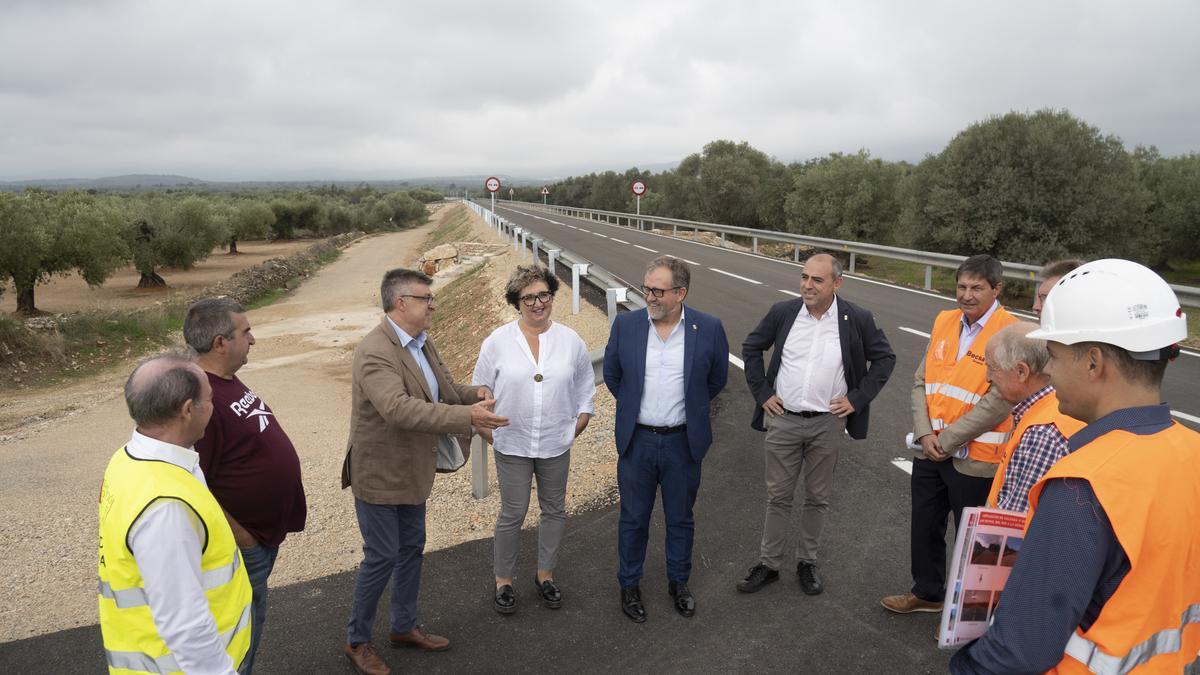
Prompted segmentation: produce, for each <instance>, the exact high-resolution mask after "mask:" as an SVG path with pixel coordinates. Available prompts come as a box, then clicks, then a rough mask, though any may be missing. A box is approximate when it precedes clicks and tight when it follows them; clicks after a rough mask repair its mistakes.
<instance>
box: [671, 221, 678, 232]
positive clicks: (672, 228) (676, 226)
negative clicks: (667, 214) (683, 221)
mask: <svg viewBox="0 0 1200 675" xmlns="http://www.w3.org/2000/svg"><path fill="white" fill-rule="evenodd" d="M671 234H672V235H675V234H679V226H678V225H676V224H675V223H671Z"/></svg>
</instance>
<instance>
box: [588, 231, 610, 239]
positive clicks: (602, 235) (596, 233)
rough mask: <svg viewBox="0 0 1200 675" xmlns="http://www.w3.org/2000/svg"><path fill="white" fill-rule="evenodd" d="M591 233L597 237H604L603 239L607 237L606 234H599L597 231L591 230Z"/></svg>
mask: <svg viewBox="0 0 1200 675" xmlns="http://www.w3.org/2000/svg"><path fill="white" fill-rule="evenodd" d="M592 234H594V235H596V236H597V237H604V238H605V239H608V235H607V234H600V233H599V232H593V233H592Z"/></svg>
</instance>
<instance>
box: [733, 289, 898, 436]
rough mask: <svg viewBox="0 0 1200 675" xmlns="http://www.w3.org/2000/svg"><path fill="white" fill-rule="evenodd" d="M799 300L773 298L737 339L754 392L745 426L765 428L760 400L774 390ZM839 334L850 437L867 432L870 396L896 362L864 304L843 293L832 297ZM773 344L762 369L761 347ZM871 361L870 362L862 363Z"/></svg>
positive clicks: (747, 379) (802, 303)
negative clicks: (764, 312)
mask: <svg viewBox="0 0 1200 675" xmlns="http://www.w3.org/2000/svg"><path fill="white" fill-rule="evenodd" d="M803 306H804V301H803V300H801V299H799V298H797V299H795V300H784V301H783V302H777V303H775V304H774V305H773V306H772V307H771V309H770V310H769V311H768V312H767V315H766V316H765V317H763V320H762V321H760V322H759V323H758V326H757V327H756V328H755V329H754V330H753V331H752V332H751V333H750V334H749V335H747V336H746V341H745V342H743V343H742V360H743V361H744V362H745V364H746V383H747V384H749V385H750V392H751V393H752V394H754V404H755V405H754V417H753V418H752V419H751V421H750V426H751V427H753V428H755V429H757V430H759V431H765V430H766V426H764V425H763V409H762V404H763V403H765V402H766V400H767V399H769V398H771V396H773V395H774V394H775V377H776V376H777V375H779V363H780V361H782V360H783V345H784V343H785V342H787V336H788V333H790V332H791V330H792V324H793V323H795V321H796V316H797V315H798V314H800V308H801V307H803ZM837 306H838V314H840V315H841V316H839V317H838V337H839V338H840V339H841V343H842V370H843V371H844V372H845V375H846V389H847V392H846V399H847V400H849V401H850V405H852V406H854V412H853V413H851V414H850V415H849V416H848V417H846V432H847V433H849V434H850V438H854V439H858V440H861V439H864V438H866V437H867V423H868V420H869V413H870V405H869V404H870V403H871V399H873V398H875V396H876V395H877V394H878V393H879V390H881V389H883V385H885V384H887V381H888V378H889V377H891V375H892V369H893V368H895V367H896V354H895V353H894V352H892V346H891V345H890V344H888V341H887V336H885V335H884V334H883V331H882V330H880V329H879V328H877V327H876V326H875V317H873V316H871V313H870V312H868V311H867V310H865V309H863V308H862V307H859V306H858V305H855V304H852V303H850V302H849V301H847V300H844V299H842V298H838V299H837ZM771 347H774V348H775V351H774V353H773V354H772V355H771V365H770V367H769V368H767V370H766V372H765V373H764V372H763V352H765V351H766V350H767V349H770V348H771ZM868 363H869V364H870V365H869V366H868V365H867V364H868Z"/></svg>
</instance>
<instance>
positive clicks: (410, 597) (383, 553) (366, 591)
mask: <svg viewBox="0 0 1200 675" xmlns="http://www.w3.org/2000/svg"><path fill="white" fill-rule="evenodd" d="M354 512H355V514H356V515H357V516H358V530H359V532H361V533H362V538H363V561H362V564H361V565H359V566H358V577H357V579H356V580H355V583H354V605H353V606H352V607H351V609H350V621H349V623H348V624H347V625H346V640H347V641H348V642H349V643H350V644H352V645H356V644H359V643H361V642H370V641H371V628H372V627H373V626H374V624H375V608H376V607H377V606H378V605H379V597H380V596H381V595H383V590H384V589H385V588H387V585H388V581H389V580H391V582H392V608H391V609H392V613H391V624H390V626H389V627H390V632H392V633H397V634H399V633H407V632H408V631H410V630H412V629H413V626H415V625H416V623H417V593H418V591H420V589H421V562H422V561H423V560H424V557H425V556H424V554H425V504H424V503H422V504H399V505H389V504H369V503H367V502H364V501H363V500H361V499H359V498H358V497H355V498H354Z"/></svg>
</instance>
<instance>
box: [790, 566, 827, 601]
mask: <svg viewBox="0 0 1200 675" xmlns="http://www.w3.org/2000/svg"><path fill="white" fill-rule="evenodd" d="M796 576H798V577H800V590H802V591H804V592H805V593H806V594H807V595H820V594H821V591H823V590H825V587H824V586H822V585H821V578H820V577H818V576H817V564H816V563H810V562H804V561H803V560H801V561H800V562H798V563H796Z"/></svg>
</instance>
